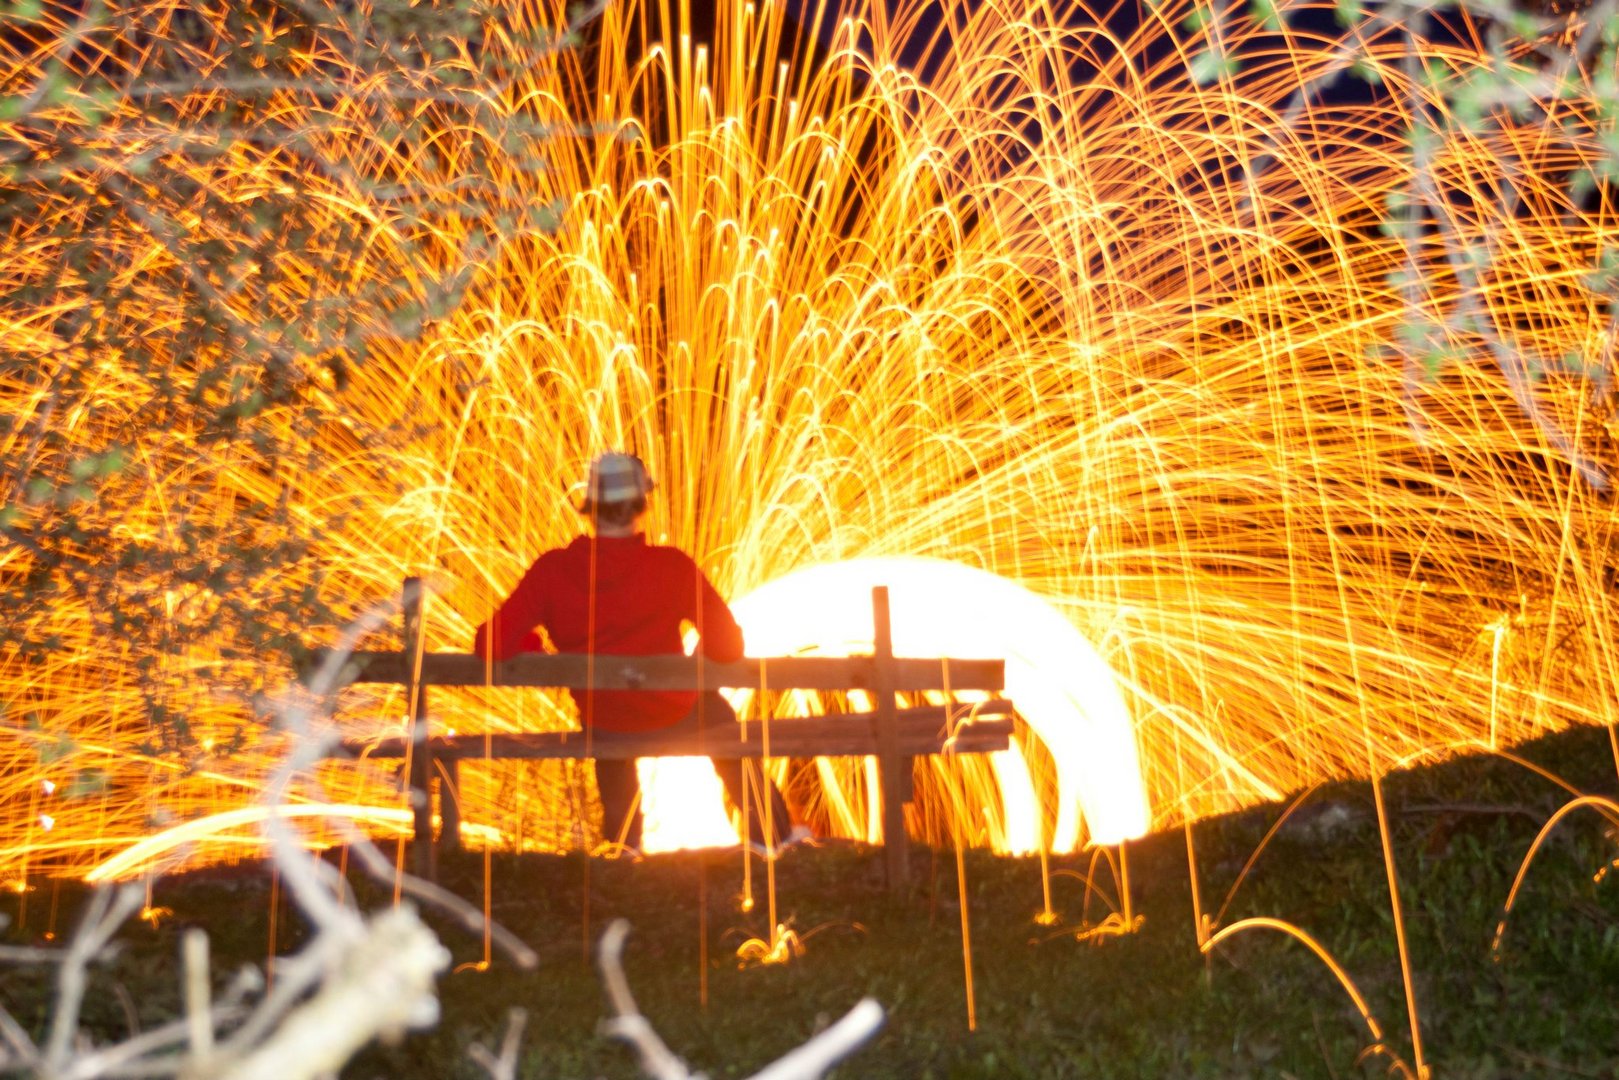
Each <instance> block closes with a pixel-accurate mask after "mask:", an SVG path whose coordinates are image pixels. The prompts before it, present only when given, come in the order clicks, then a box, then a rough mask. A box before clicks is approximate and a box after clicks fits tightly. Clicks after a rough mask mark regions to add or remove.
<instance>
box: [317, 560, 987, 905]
mask: <svg viewBox="0 0 1619 1080" xmlns="http://www.w3.org/2000/svg"><path fill="white" fill-rule="evenodd" d="M422 596H423V588H422V584H421V581H420V579H417V578H409V579H406V581H405V588H404V613H405V633H404V646H405V647H404V649H403V650H401V651H399V652H356V653H354V654H353V655H352V657H350V658H349V663H348V666H347V670H348V672H349V673H350V676H349V677H348V678H347V681H346V685H351V684H355V683H372V684H388V685H395V686H403V687H405V690H406V698H407V701H408V702H409V715H410V718H411V726H410V733H409V734H408V735H403V736H395V737H391V738H383V739H372V740H363V739H350V740H345V741H344V743H343V749H344V751H346V752H347V753H348V754H351V755H354V756H364V757H369V758H401V757H402V758H405V759H406V760H407V762H408V771H409V774H410V787H411V805H412V807H413V810H414V830H415V836H416V838H417V840H418V841H423V840H426V841H428V842H427V843H421V842H418V843H417V844H416V845H415V858H416V869H417V871H418V872H420V873H424V874H430V873H431V872H432V867H433V863H434V862H435V861H436V860H435V858H434V852H433V849H432V844H431V841H432V836H433V830H432V820H433V816H432V815H433V791H434V789H435V787H439V785H438V783H437V781H436V774H438V773H441V772H442V774H443V776H444V777H445V779H446V781H447V782H448V785H449V789H450V791H451V792H453V791H455V790H457V789H458V786H459V785H458V766H459V762H460V761H461V760H462V759H479V760H481V759H495V758H527V759H535V758H550V759H558V758H585V757H593V758H602V759H609V758H611V759H625V758H638V757H684V756H706V755H707V754H709V753H712V752H715V751H719V750H723V752H724V754H725V756H727V757H733V756H734V757H742V758H752V757H765V756H772V757H836V756H846V755H847V756H868V755H869V756H874V757H876V758H877V763H878V777H879V785H880V788H881V791H882V810H883V839H884V855H885V868H886V870H887V874H888V881H889V884H890V886H891V887H892V886H898V885H900V884H902V883H903V882H904V881H905V880H906V877H907V874H908V861H909V838H908V837H907V835H906V831H905V818H904V805H905V804H906V803H907V802H909V801H910V799H911V794H912V793H911V777H912V772H913V768H914V759H915V758H917V757H922V756H926V755H929V754H941V753H943V754H950V753H955V754H961V753H986V752H990V751H995V750H1005V749H1006V748H1007V747H1008V746H1009V745H1010V737H1011V734H1012V727H1013V720H1012V704H1011V702H1009V701H1007V700H1006V699H1004V698H1000V697H994V698H991V699H990V700H987V701H982V702H977V703H973V704H957V705H948V706H940V705H930V706H920V707H916V708H905V709H902V708H899V707H898V706H897V705H896V702H895V694H898V693H920V692H924V691H940V692H947V693H954V692H956V691H990V692H994V691H999V690H1000V689H1001V688H1002V687H1003V685H1004V677H1005V665H1004V663H1003V662H1002V661H1001V660H982V659H954V658H949V657H934V658H921V659H919V658H912V657H896V656H895V655H894V653H893V642H892V635H891V633H890V623H889V608H888V589H887V588H886V587H883V586H878V587H877V588H875V589H873V590H872V617H873V627H874V629H875V635H874V647H873V650H872V654H871V655H869V656H850V657H813V656H780V657H744V658H743V659H741V660H737V661H735V662H732V663H723V664H722V663H716V662H714V661H710V660H704V659H702V658H699V657H688V656H610V655H605V654H597V655H595V656H586V655H582V654H570V653H553V654H540V653H524V654H522V655H520V656H516V657H513V658H511V659H509V660H506V661H503V662H501V663H493V664H492V663H490V662H488V661H486V660H484V659H483V658H482V657H479V656H475V655H471V654H463V653H429V652H426V651H425V650H424V648H423V646H422V603H421V601H422ZM315 659H316V662H317V664H318V663H319V662H320V661H321V660H323V659H324V654H322V653H317V654H316V657H315ZM430 686H442V687H545V688H559V687H561V688H567V689H570V690H584V689H588V688H591V687H594V688H595V689H597V690H690V691H703V690H714V689H719V688H722V687H723V688H726V689H746V690H755V691H770V692H774V691H781V690H820V691H839V690H841V691H848V690H862V691H865V692H866V693H867V694H869V695H870V697H871V699H872V702H873V706H874V708H873V711H871V712H869V713H849V714H842V715H829V716H820V717H810V718H805V719H779V720H778V719H772V720H769V721H768V722H766V721H760V720H750V721H744V722H742V723H739V724H735V725H730V724H727V725H726V726H727V727H734V728H735V729H736V730H734V731H723V732H715V731H710V732H708V733H706V734H705V736H704V737H703V738H702V740H701V741H700V740H699V738H698V736H697V735H696V734H695V733H693V732H689V731H687V732H680V733H674V734H670V733H663V732H656V731H654V732H648V733H646V735H645V736H644V737H641V738H634V739H630V738H626V737H624V736H622V735H615V736H614V738H613V739H612V740H611V741H610V742H602V743H596V742H593V741H591V740H587V738H586V733H584V732H582V731H564V732H525V733H516V734H489V735H481V734H480V735H463V736H438V737H433V738H429V737H428V725H427V688H428V687H430ZM439 803H440V819H441V821H442V835H443V838H444V843H445V845H446V846H452V845H457V846H458V845H459V842H460V818H461V815H460V808H459V806H458V805H457V801H456V799H455V797H454V796H453V795H451V796H449V797H446V796H445V795H444V794H443V793H442V790H441V793H440V796H439Z"/></svg>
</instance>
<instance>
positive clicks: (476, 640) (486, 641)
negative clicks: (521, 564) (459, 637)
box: [472, 556, 546, 661]
mask: <svg viewBox="0 0 1619 1080" xmlns="http://www.w3.org/2000/svg"><path fill="white" fill-rule="evenodd" d="M543 561H544V557H543V556H542V557H541V558H539V559H536V560H534V565H533V566H530V567H529V568H528V572H527V573H525V574H524V575H523V578H522V580H521V581H519V582H518V583H517V588H515V589H513V590H512V594H511V595H510V596H508V597H507V598H506V599H505V601H504V602H503V603H502V604H501V605H500V607H498V608H496V609H495V613H494V614H493V615H491V616H490V617H489V621H488V622H486V623H484V624H483V625H482V626H480V627H478V629H477V630H476V631H474V632H473V636H472V651H473V652H475V653H477V654H478V655H479V656H482V657H484V658H486V659H492V660H497V661H498V660H505V659H507V658H508V657H511V656H513V655H514V654H516V653H520V652H539V651H540V649H541V647H542V646H541V641H540V635H539V632H538V631H537V630H536V629H535V627H537V626H539V625H540V624H541V623H542V622H544V621H545V592H546V590H545V586H544V584H543V581H542V579H543V577H544V571H543V570H542V569H541V567H540V564H541V562H543Z"/></svg>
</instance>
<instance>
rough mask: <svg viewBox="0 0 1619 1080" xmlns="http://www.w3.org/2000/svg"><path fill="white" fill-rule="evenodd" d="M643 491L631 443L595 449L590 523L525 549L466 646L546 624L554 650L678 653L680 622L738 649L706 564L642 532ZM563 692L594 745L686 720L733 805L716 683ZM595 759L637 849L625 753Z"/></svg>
mask: <svg viewBox="0 0 1619 1080" xmlns="http://www.w3.org/2000/svg"><path fill="white" fill-rule="evenodd" d="M651 491H652V478H651V477H650V476H649V475H648V474H647V470H646V466H645V465H644V464H643V463H642V462H641V459H640V458H638V457H636V456H635V455H633V454H624V453H605V454H602V455H600V456H599V457H597V458H596V459H595V460H594V461H592V462H591V465H590V474H589V477H588V479H587V480H586V483H585V496H584V501H583V502H582V503H581V504H579V505H578V506H577V507H575V509H577V510H578V512H579V513H580V514H581V515H582V516H583V517H584V518H585V519H586V520H587V521H588V522H589V524H590V526H591V529H590V531H589V532H588V533H587V534H585V535H582V536H578V537H576V538H574V540H573V542H572V543H570V544H568V545H567V546H566V547H560V548H553V549H552V550H550V551H547V552H544V553H543V554H541V555H540V557H539V558H537V559H535V560H534V564H533V565H532V566H530V567H529V568H528V571H527V572H526V573H525V574H524V575H523V578H522V580H521V581H519V582H518V583H517V587H516V588H515V589H513V590H512V593H511V595H510V596H508V597H507V598H506V599H505V600H504V601H503V602H502V603H501V605H500V607H499V608H497V609H496V611H495V613H494V615H493V616H492V617H491V618H490V619H489V621H488V622H486V623H484V624H483V625H482V626H480V627H479V628H478V630H477V633H476V638H475V640H474V644H473V651H475V652H476V653H477V654H478V655H479V656H484V657H492V658H493V659H495V660H497V661H498V660H504V659H506V658H507V657H509V656H512V655H513V654H514V653H519V652H537V651H541V650H542V649H543V643H542V639H541V638H540V636H539V634H538V632H537V630H538V628H540V627H543V628H544V629H545V631H546V633H547V634H548V635H549V636H550V640H551V644H552V646H553V647H555V649H556V650H557V651H558V652H568V653H596V654H605V655H612V656H655V655H659V654H678V653H680V652H682V651H683V649H682V647H681V635H682V629H683V627H682V624H683V623H690V624H691V625H692V626H694V627H696V630H697V634H698V641H697V648H698V651H699V652H701V653H702V655H703V656H706V657H708V658H709V659H711V660H715V661H719V662H722V663H723V662H728V661H732V660H736V659H738V658H740V657H741V656H742V628H741V627H740V626H738V625H737V622H736V618H735V616H733V615H732V614H731V609H730V607H729V606H728V605H727V604H726V603H725V600H724V598H722V597H721V596H720V594H719V593H718V591H716V590H715V588H714V586H713V585H711V584H710V583H709V580H708V578H707V577H706V576H705V575H704V574H703V571H702V570H701V569H700V568H699V567H698V566H697V564H696V563H695V562H693V561H692V559H691V557H690V556H689V555H687V554H686V553H685V552H683V551H681V550H680V549H679V548H675V547H667V546H663V545H659V544H649V543H647V540H646V537H645V535H644V534H643V533H642V531H641V522H642V518H643V516H644V515H645V513H646V497H647V494H648V493H649V492H651ZM572 696H573V699H574V701H575V702H576V704H577V705H578V707H579V720H580V723H581V725H582V726H583V727H584V728H585V729H586V730H588V731H590V732H591V739H592V742H593V743H594V744H595V745H597V746H599V745H601V744H602V743H603V742H604V741H607V740H611V739H614V738H619V739H622V738H624V737H626V736H631V737H633V736H634V735H635V734H638V733H642V732H649V731H675V730H681V729H687V728H689V729H690V730H691V731H692V732H693V734H694V735H696V736H697V737H698V738H697V741H698V742H699V744H700V745H703V746H704V748H705V750H707V752H708V753H709V755H710V760H711V761H713V764H714V771H715V772H716V773H718V774H719V777H720V780H721V781H722V782H723V783H724V785H725V791H726V794H727V795H729V796H730V799H731V802H732V803H733V804H734V805H735V806H737V807H738V808H740V807H741V806H742V802H743V798H744V790H745V789H744V784H743V777H742V762H741V760H740V759H739V758H735V757H727V756H726V755H725V752H724V747H725V743H726V741H727V737H729V738H730V739H731V740H735V738H736V731H735V728H734V727H732V726H731V725H734V724H735V723H736V713H735V712H734V711H733V710H732V709H731V706H730V704H729V703H728V702H727V701H726V700H725V698H724V697H722V696H721V695H720V694H719V692H718V691H709V692H707V693H703V694H698V693H695V692H692V691H682V690H591V689H586V690H574V691H572ZM710 745H712V747H714V748H713V749H709V747H710ZM594 765H595V769H596V786H597V788H598V790H599V791H600V792H601V801H602V811H603V819H604V820H603V822H602V832H603V835H604V836H606V837H607V838H608V839H609V840H613V841H617V842H618V843H619V844H621V845H623V846H624V847H626V848H629V849H633V850H637V851H638V850H639V848H640V847H641V807H640V802H641V798H640V794H641V792H640V782H639V780H638V778H637V777H636V772H635V761H634V759H623V760H599V759H598V760H595V761H594ZM758 775H759V777H760V779H761V780H762V781H763V786H764V788H765V790H766V792H767V794H768V797H769V799H770V804H771V815H770V824H771V829H772V832H773V833H774V834H775V835H773V836H770V837H768V838H767V837H766V833H765V821H764V818H765V815H764V814H763V813H762V812H761V809H762V808H759V807H758V804H757V803H755V804H754V809H753V812H752V813H751V814H750V815H747V816H748V817H749V821H750V826H749V832H750V836H751V839H752V840H753V841H754V842H755V843H757V844H771V845H779V841H780V839H781V836H782V833H783V832H784V830H786V829H787V828H788V827H789V826H790V825H791V819H790V818H789V816H788V811H787V804H786V803H785V802H784V801H783V800H782V797H781V792H780V791H778V790H777V788H776V786H775V784H774V783H773V782H771V781H770V779H769V778H768V777H765V776H764V775H763V770H760V771H759V773H758ZM806 835H807V830H805V829H803V828H802V827H799V828H797V829H794V830H793V832H792V833H791V834H790V835H788V836H787V838H786V840H787V842H788V843H794V842H797V841H798V840H800V839H803V838H804V837H805V836H806Z"/></svg>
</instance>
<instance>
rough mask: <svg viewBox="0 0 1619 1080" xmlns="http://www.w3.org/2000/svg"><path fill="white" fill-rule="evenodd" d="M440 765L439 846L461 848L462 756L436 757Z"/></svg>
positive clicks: (448, 849)
mask: <svg viewBox="0 0 1619 1080" xmlns="http://www.w3.org/2000/svg"><path fill="white" fill-rule="evenodd" d="M435 762H436V764H437V765H438V818H439V831H438V843H439V848H440V849H441V850H443V851H447V852H459V851H460V850H461V758H460V757H459V756H457V755H455V754H446V755H444V756H443V757H441V758H436V759H435Z"/></svg>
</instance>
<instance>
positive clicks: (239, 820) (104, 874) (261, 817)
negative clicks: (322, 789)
mask: <svg viewBox="0 0 1619 1080" xmlns="http://www.w3.org/2000/svg"><path fill="white" fill-rule="evenodd" d="M272 817H274V818H281V819H292V818H346V819H348V820H350V821H361V822H367V823H371V824H376V825H393V826H398V827H404V826H408V825H409V824H410V822H411V820H412V811H410V810H408V809H403V808H400V807H390V806H366V805H363V804H359V803H296V804H283V805H280V806H248V807H244V808H242V809H240V810H225V811H222V812H220V813H217V814H209V815H208V816H207V817H201V818H196V819H194V820H192V821H186V822H182V823H180V824H179V825H175V826H173V827H171V828H168V829H164V830H163V831H162V832H160V833H153V834H152V835H151V836H147V837H143V838H142V839H140V840H139V841H137V842H135V843H133V844H131V845H130V846H129V847H127V848H125V849H124V850H123V851H121V852H119V853H118V854H117V855H114V856H112V857H111V858H109V859H106V860H105V861H103V862H102V863H100V864H99V865H97V866H95V867H94V868H92V869H91V870H90V871H89V873H87V874H85V875H84V880H85V881H87V882H89V883H90V884H92V885H95V884H99V883H100V882H104V881H117V880H119V879H121V878H126V877H131V876H134V875H136V874H139V873H144V872H146V871H148V870H150V869H151V868H152V867H153V866H154V865H155V864H156V863H157V862H158V860H160V859H161V858H162V857H163V856H164V855H167V854H168V853H169V852H171V851H174V850H175V849H176V848H179V847H183V846H184V845H186V844H192V843H196V842H197V841H199V840H213V839H216V838H218V836H219V834H220V833H223V832H227V831H228V830H231V829H239V828H241V827H243V826H245V825H256V824H258V823H260V822H263V821H268V820H269V819H271V818H272ZM461 828H462V830H464V831H468V832H472V833H475V834H477V835H479V836H480V837H481V838H482V839H484V840H485V841H488V842H494V841H498V840H499V839H500V835H501V834H500V831H499V830H498V829H492V828H489V827H488V826H486V825H469V824H467V823H466V822H462V824H461ZM235 839H240V838H235ZM257 842H265V841H257Z"/></svg>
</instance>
